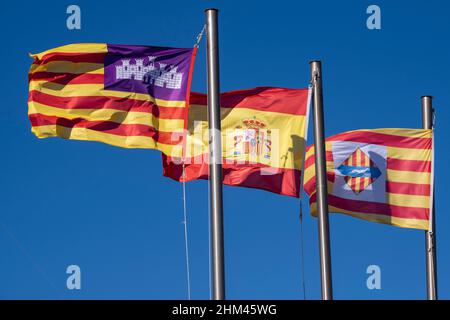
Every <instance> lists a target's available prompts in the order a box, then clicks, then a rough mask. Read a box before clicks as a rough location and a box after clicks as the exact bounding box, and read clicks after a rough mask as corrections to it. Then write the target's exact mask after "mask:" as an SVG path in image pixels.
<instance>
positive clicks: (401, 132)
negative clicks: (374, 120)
mask: <svg viewBox="0 0 450 320" xmlns="http://www.w3.org/2000/svg"><path fill="white" fill-rule="evenodd" d="M355 131H363V132H364V131H365V132H376V133H384V134H390V135H394V136H400V137H407V138H431V130H430V129H405V128H383V129H362V130H355Z"/></svg>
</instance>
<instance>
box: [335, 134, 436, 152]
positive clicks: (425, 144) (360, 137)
mask: <svg viewBox="0 0 450 320" xmlns="http://www.w3.org/2000/svg"><path fill="white" fill-rule="evenodd" d="M326 141H352V142H364V143H370V144H378V145H383V146H389V147H400V148H408V149H431V138H408V137H402V136H396V135H392V134H385V133H378V132H372V131H361V130H357V131H352V132H344V133H340V134H336V135H334V136H331V137H329V138H327V139H326Z"/></svg>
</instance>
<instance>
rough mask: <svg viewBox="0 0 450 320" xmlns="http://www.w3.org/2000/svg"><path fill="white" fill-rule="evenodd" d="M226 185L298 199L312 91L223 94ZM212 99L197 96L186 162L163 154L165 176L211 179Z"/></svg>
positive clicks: (256, 90)
mask: <svg viewBox="0 0 450 320" xmlns="http://www.w3.org/2000/svg"><path fill="white" fill-rule="evenodd" d="M220 103H221V115H222V121H221V124H222V159H223V182H224V184H228V185H232V186H241V187H249V188H258V189H264V190H268V191H271V192H274V193H278V194H282V195H287V196H292V197H298V196H299V192H300V186H301V181H300V177H301V172H302V168H303V159H304V152H305V140H306V132H307V123H308V109H309V90H308V89H284V88H270V87H260V88H254V89H249V90H239V91H232V92H227V93H222V94H221V96H220ZM206 104H207V96H206V95H205V94H200V93H192V94H191V98H190V106H189V125H188V136H187V139H186V141H187V147H186V154H185V159H184V168H185V171H184V172H185V174H184V175H183V164H182V163H183V161H182V160H181V159H176V158H171V157H166V156H164V155H163V165H164V175H165V176H167V177H170V178H172V179H174V180H177V181H190V180H195V179H208V171H209V167H208V163H209V155H208V122H207V107H206Z"/></svg>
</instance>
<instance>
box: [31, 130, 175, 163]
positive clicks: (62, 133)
mask: <svg viewBox="0 0 450 320" xmlns="http://www.w3.org/2000/svg"><path fill="white" fill-rule="evenodd" d="M31 131H32V132H33V133H34V134H35V135H36V136H37V137H38V138H48V137H61V138H65V139H73V140H85V141H86V140H87V141H98V142H103V143H107V144H110V145H113V146H117V147H122V148H143V149H158V150H160V151H161V152H163V153H164V154H166V155H169V156H172V157H181V156H182V152H181V147H180V146H174V145H168V144H164V143H157V142H156V141H155V140H153V138H151V137H142V136H126V137H125V136H119V135H114V134H110V133H105V132H99V131H95V130H90V129H86V128H66V127H63V126H59V125H48V126H38V127H32V129H31Z"/></svg>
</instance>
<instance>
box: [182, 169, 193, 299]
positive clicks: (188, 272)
mask: <svg viewBox="0 0 450 320" xmlns="http://www.w3.org/2000/svg"><path fill="white" fill-rule="evenodd" d="M185 178H186V172H185V165H184V163H183V181H182V185H183V219H184V220H183V222H182V223H183V224H184V250H185V254H186V278H187V279H186V280H187V289H188V300H191V274H190V268H189V245H188V229H187V208H186V181H185Z"/></svg>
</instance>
